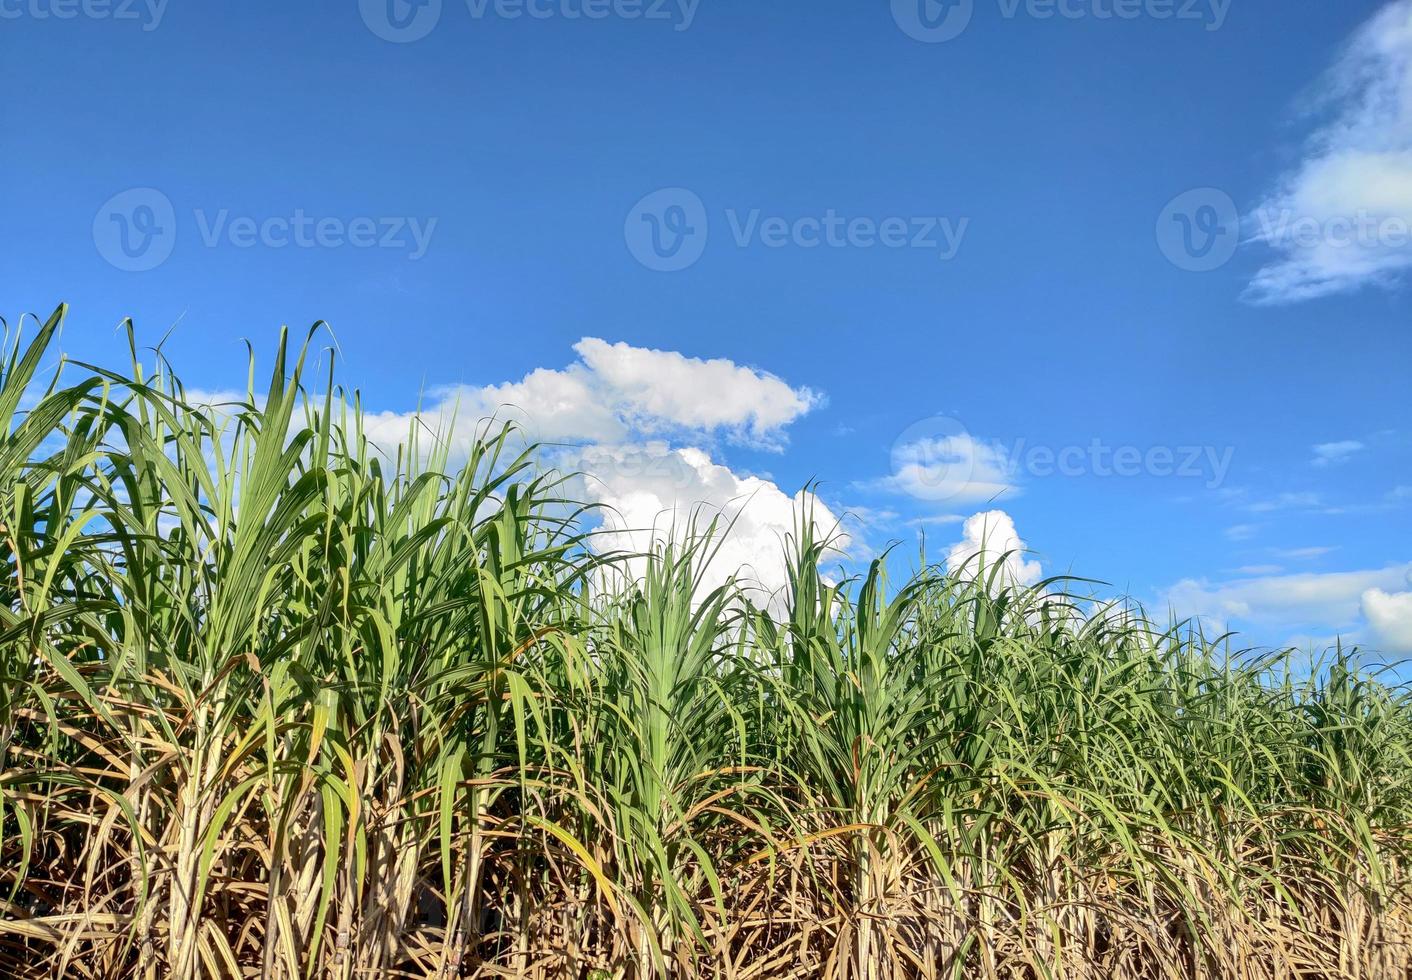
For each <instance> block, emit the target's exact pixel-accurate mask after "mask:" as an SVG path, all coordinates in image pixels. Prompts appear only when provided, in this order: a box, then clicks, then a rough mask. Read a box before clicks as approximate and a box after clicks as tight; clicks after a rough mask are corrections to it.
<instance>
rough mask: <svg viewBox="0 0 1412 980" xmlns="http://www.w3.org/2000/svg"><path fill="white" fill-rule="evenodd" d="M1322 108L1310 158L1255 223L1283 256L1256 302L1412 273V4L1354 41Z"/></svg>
mask: <svg viewBox="0 0 1412 980" xmlns="http://www.w3.org/2000/svg"><path fill="white" fill-rule="evenodd" d="M1315 110H1316V111H1317V112H1318V113H1319V114H1320V115H1321V116H1322V117H1323V122H1322V124H1321V125H1320V126H1319V127H1318V129H1317V130H1316V131H1315V132H1314V134H1313V135H1312V136H1311V138H1310V139H1309V141H1308V144H1307V147H1306V150H1305V155H1304V158H1303V160H1302V161H1301V162H1300V163H1299V164H1298V165H1297V166H1296V167H1295V168H1294V169H1293V170H1292V171H1291V172H1290V173H1289V174H1287V175H1286V176H1285V177H1284V178H1283V180H1282V181H1281V182H1280V185H1279V187H1278V188H1277V189H1276V190H1275V191H1274V192H1273V193H1272V194H1270V195H1269V197H1268V198H1267V199H1266V200H1265V201H1264V202H1263V203H1262V204H1261V205H1260V207H1258V208H1257V209H1256V210H1255V212H1254V214H1252V215H1251V216H1250V217H1249V219H1248V220H1249V223H1250V224H1251V226H1252V228H1253V234H1254V237H1255V238H1256V239H1258V240H1261V241H1263V242H1265V243H1266V244H1267V245H1269V246H1270V248H1271V249H1272V250H1273V251H1274V252H1275V253H1276V256H1275V257H1274V259H1273V260H1272V261H1270V262H1269V263H1268V264H1267V265H1266V266H1265V267H1264V268H1262V269H1260V271H1259V272H1258V273H1257V274H1256V276H1255V278H1254V280H1253V281H1252V282H1251V283H1250V286H1249V288H1248V290H1247V294H1246V295H1247V298H1249V299H1251V300H1252V301H1254V302H1257V303H1282V302H1297V301H1299V300H1304V299H1310V298H1313V297H1317V296H1324V295H1328V294H1331V293H1337V292H1344V291H1347V290H1352V289H1356V288H1358V287H1360V286H1364V285H1368V284H1378V285H1385V286H1386V285H1392V284H1395V283H1397V282H1400V281H1402V280H1403V279H1404V277H1405V273H1406V272H1407V271H1408V270H1409V269H1412V0H1394V2H1392V3H1390V4H1388V5H1387V6H1386V7H1384V8H1383V9H1382V10H1381V11H1379V12H1378V14H1377V15H1376V16H1374V17H1373V19H1372V20H1370V21H1369V22H1368V23H1367V24H1365V25H1364V26H1363V27H1362V28H1360V30H1359V31H1358V32H1357V33H1356V34H1355V35H1354V37H1353V39H1352V40H1351V41H1350V43H1349V45H1348V47H1347V49H1346V51H1345V52H1344V55H1343V57H1342V59H1341V60H1340V61H1339V62H1338V64H1337V65H1336V66H1335V67H1334V69H1333V70H1332V71H1331V72H1330V73H1329V75H1328V76H1327V78H1326V79H1325V82H1324V91H1323V93H1322V97H1321V99H1320V100H1319V102H1318V103H1317V104H1316V106H1315Z"/></svg>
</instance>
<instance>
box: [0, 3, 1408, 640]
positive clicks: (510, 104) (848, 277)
mask: <svg viewBox="0 0 1412 980" xmlns="http://www.w3.org/2000/svg"><path fill="white" fill-rule="evenodd" d="M919 3H920V4H922V5H921V6H918V4H919ZM0 50H3V53H4V57H3V59H0V83H3V86H4V90H5V92H6V93H7V97H6V98H5V100H4V102H3V107H2V108H0V119H3V123H4V126H5V131H6V132H7V134H9V136H10V139H9V141H8V144H7V149H8V151H9V152H8V153H7V155H6V162H5V164H4V167H5V177H6V179H5V180H4V181H3V182H0V213H3V215H4V216H5V220H6V226H7V228H6V230H7V234H5V235H4V236H3V241H2V243H0V312H3V313H4V315H5V316H6V318H7V319H9V320H10V321H11V322H13V321H14V320H15V319H16V318H17V317H18V316H19V314H21V313H23V312H38V313H44V312H47V311H49V310H50V309H52V307H53V306H54V305H56V304H57V303H58V302H59V301H60V300H64V301H67V302H69V303H71V304H72V315H71V318H70V320H69V323H68V326H67V329H66V333H65V336H64V348H65V350H66V351H67V352H68V353H70V354H72V355H74V356H77V357H83V358H99V359H105V360H109V361H116V360H118V359H119V358H121V356H122V345H121V339H120V337H119V336H118V335H117V334H116V333H115V327H116V325H117V324H118V323H119V322H120V320H121V319H122V318H123V317H125V316H129V315H130V316H132V317H133V318H134V319H135V320H136V322H137V325H138V329H139V333H140V336H141V337H142V338H144V339H145V340H147V341H149V342H152V343H155V342H156V341H157V340H158V339H159V338H161V337H162V335H163V334H165V333H166V332H167V330H168V329H169V328H171V327H173V325H175V326H176V329H175V331H174V333H173V334H172V336H171V337H170V339H169V340H168V341H167V344H166V351H167V352H168V354H169V355H170V356H171V357H172V358H173V359H174V360H175V361H176V363H177V365H178V366H179V368H180V369H181V370H182V372H183V373H184V375H185V377H186V378H187V380H188V382H190V383H191V384H193V385H198V386H200V387H202V388H205V389H209V390H212V391H219V390H224V389H230V388H233V387H238V386H239V385H241V384H243V379H244V356H245V355H244V348H243V346H242V344H241V341H242V339H243V338H248V339H249V340H251V341H252V342H253V343H254V344H255V346H256V348H257V349H258V350H261V351H263V352H266V353H267V352H268V351H269V349H270V346H271V344H272V343H273V341H274V339H275V337H276V330H277V329H278V327H279V325H281V324H285V323H287V324H291V325H296V326H304V325H307V324H309V323H311V322H313V321H314V320H316V319H320V318H322V319H326V320H328V321H329V322H330V323H331V324H332V326H333V329H334V331H335V333H336V336H337V338H338V341H339V344H340V346H341V349H342V353H343V362H342V367H341V372H342V373H341V377H342V378H343V380H344V381H345V382H346V383H348V384H351V385H356V386H357V387H359V388H360V389H361V390H362V392H363V395H364V400H365V403H366V404H368V405H369V406H371V407H372V408H373V409H374V410H376V411H377V412H379V413H380V415H379V416H378V420H379V424H380V425H381V427H382V428H381V430H380V431H385V432H389V433H391V432H395V431H399V429H400V427H401V426H403V425H405V424H406V421H407V418H408V413H411V412H413V411H414V410H415V409H416V408H417V406H418V405H419V404H420V405H423V406H425V407H429V408H430V410H431V411H432V412H435V413H438V414H439V415H440V416H441V417H445V416H447V415H449V414H451V413H452V412H453V411H455V412H461V413H467V412H472V411H474V410H475V409H477V408H479V407H484V408H485V409H486V410H487V411H493V410H495V409H496V408H497V407H498V406H499V405H501V404H503V403H504V402H514V403H515V404H516V405H517V406H519V408H520V410H521V411H522V413H523V415H524V417H525V421H526V422H527V423H528V424H530V425H531V427H532V428H534V429H535V431H537V432H538V433H539V434H541V435H543V436H545V437H546V438H554V439H558V440H562V441H568V442H571V443H573V444H575V445H576V446H578V447H579V448H578V449H575V450H573V451H567V450H566V451H565V452H566V454H567V455H566V456H565V459H567V460H570V461H572V462H573V463H574V464H576V465H579V466H581V467H582V468H583V469H585V470H587V471H588V472H590V473H592V474H594V479H593V480H592V481H591V482H590V487H591V488H592V489H590V491H589V492H590V493H592V494H595V495H596V496H597V497H599V498H600V499H602V500H604V501H605V502H608V503H611V504H613V505H615V506H617V507H619V509H620V511H621V512H622V513H623V514H625V515H626V516H625V517H624V521H625V523H624V524H623V525H622V527H621V530H622V531H623V533H624V534H627V532H628V531H629V530H630V529H631V528H634V527H637V526H640V525H641V524H642V523H643V522H644V521H645V522H647V523H650V522H651V520H652V515H653V514H656V513H659V512H662V511H664V510H668V511H669V510H670V509H671V508H674V507H677V506H679V505H683V504H684V502H687V501H694V500H701V501H707V502H710V503H714V504H717V505H725V504H726V503H727V502H728V501H730V500H732V499H735V498H737V497H738V496H739V495H741V494H742V493H744V494H753V495H754V496H753V499H752V503H751V505H750V507H748V508H747V517H745V518H742V523H741V529H740V530H741V537H742V540H741V542H740V543H739V546H738V548H736V550H735V551H733V552H731V553H730V557H732V558H736V559H739V560H741V561H749V562H753V563H756V564H760V565H762V566H763V565H764V564H766V559H765V557H764V555H765V552H766V551H767V550H768V547H769V544H770V543H771V542H772V541H773V540H774V537H775V536H776V535H777V533H778V531H779V529H780V528H781V527H782V526H784V525H785V524H787V523H788V521H789V513H790V508H791V506H792V504H791V497H793V496H794V495H795V494H796V492H797V491H798V490H800V488H801V487H802V486H804V484H805V483H806V482H807V481H810V480H814V479H817V480H820V481H822V485H821V488H820V490H819V498H820V503H821V505H822V506H823V507H825V508H826V509H827V513H830V514H835V515H843V514H845V513H849V514H852V515H854V517H855V519H854V520H853V522H852V523H851V524H850V528H851V533H852V536H853V540H852V550H853V554H854V555H855V556H856V557H865V556H866V555H868V554H870V553H872V552H873V551H875V550H876V549H878V548H880V547H882V546H884V545H885V544H886V543H887V542H888V541H890V540H902V541H905V542H908V545H907V548H906V550H907V551H908V552H909V553H912V552H914V551H915V548H914V546H913V544H912V542H914V541H915V540H916V537H917V535H918V533H919V532H920V531H922V530H925V533H926V536H927V544H928V553H929V556H930V557H931V558H932V559H934V560H946V559H947V558H948V556H949V555H952V554H953V553H955V554H961V553H962V552H964V551H965V549H966V547H967V546H966V542H968V541H970V542H973V543H974V542H977V541H979V540H981V539H982V537H984V540H986V541H987V542H989V543H994V541H996V540H1003V541H1005V542H1006V543H1007V544H1009V543H1016V542H1019V541H1023V543H1024V545H1025V546H1026V547H1027V548H1028V549H1030V552H1031V553H1030V554H1029V556H1028V557H1027V559H1026V560H1025V561H1024V562H1021V561H1019V560H1018V559H1016V560H1015V562H1014V570H1015V573H1016V574H1017V575H1019V576H1020V577H1022V578H1033V577H1035V576H1036V575H1039V574H1052V573H1063V572H1074V573H1077V574H1082V575H1085V576H1089V577H1093V578H1097V579H1103V580H1105V581H1108V582H1111V583H1113V586H1114V588H1115V590H1117V591H1120V592H1128V593H1131V594H1132V595H1134V596H1136V597H1138V598H1140V599H1143V600H1145V601H1148V602H1151V603H1154V604H1156V605H1157V606H1158V607H1159V608H1160V607H1162V606H1164V605H1170V606H1171V607H1172V608H1174V609H1175V610H1176V611H1177V612H1178V613H1179V614H1182V615H1187V614H1200V615H1203V616H1206V617H1207V618H1209V619H1211V620H1212V621H1213V622H1219V623H1222V624H1225V623H1229V625H1230V626H1232V627H1233V628H1236V629H1239V630H1241V632H1242V634H1243V636H1244V637H1245V639H1246V641H1247V642H1249V643H1252V644H1279V643H1284V642H1287V641H1294V642H1300V643H1315V644H1318V643H1323V642H1326V641H1327V640H1329V639H1330V638H1332V637H1334V636H1335V635H1342V636H1344V637H1346V638H1350V639H1353V640H1356V641H1359V642H1364V643H1368V644H1370V645H1372V646H1373V647H1375V648H1378V649H1380V650H1384V651H1387V652H1389V653H1412V582H1409V572H1412V546H1409V544H1410V543H1412V534H1409V531H1412V396H1409V366H1412V292H1410V291H1409V288H1408V287H1409V275H1408V270H1409V268H1410V267H1412V240H1409V239H1408V238H1407V237H1406V235H1405V229H1406V228H1407V227H1408V223H1409V222H1412V69H1409V65H1412V2H1409V0H1398V2H1395V3H1391V4H1389V3H1379V2H1362V0H1347V2H1341V3H1337V4H1334V3H1323V4H1290V3H1287V2H1280V0H1199V2H1193V0H1063V2H1057V0H1056V2H1054V3H1049V2H1047V0H972V2H971V3H969V4H967V3H966V2H965V0H948V3H947V4H937V3H935V2H934V0H910V2H909V0H896V2H894V3H892V4H891V6H890V7H889V4H888V3H887V2H885V0H874V2H868V3H843V2H835V0H809V2H804V0H779V2H773V3H768V4H766V3H758V2H754V3H751V2H744V0H670V2H666V3H658V0H640V2H639V0H529V2H528V3H521V2H519V0H499V2H498V3H496V2H493V0H484V2H482V0H442V2H441V3H437V2H435V0H427V2H426V3H424V4H422V5H421V6H415V7H414V6H411V5H409V4H408V3H407V2H406V0H363V2H361V3H360V2H358V0H346V2H335V0H311V2H307V3H298V4H289V3H273V2H266V0H252V2H247V3H242V4H239V5H214V4H196V3H191V2H188V0H165V2H164V0H138V2H135V3H131V4H129V3H128V0H0ZM1399 222H1401V223H1400V224H1399ZM654 235H655V237H654ZM585 338H589V340H585ZM987 514H988V515H990V516H989V517H984V518H981V517H977V516H976V515H987ZM968 519H969V523H968ZM957 549H960V550H957ZM972 550H974V549H972ZM760 577H761V579H762V581H765V582H766V583H767V584H769V582H770V573H769V572H768V571H766V570H764V569H763V568H762V570H761V572H760Z"/></svg>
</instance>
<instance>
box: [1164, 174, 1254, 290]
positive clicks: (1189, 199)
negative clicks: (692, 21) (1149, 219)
mask: <svg viewBox="0 0 1412 980" xmlns="http://www.w3.org/2000/svg"><path fill="white" fill-rule="evenodd" d="M1239 244H1240V213H1239V211H1238V210H1237V209H1236V204H1235V201H1233V200H1232V199H1231V196H1230V195H1229V194H1227V193H1226V192H1225V191H1222V190H1217V189H1216V188H1214V187H1198V188H1196V189H1195V190H1190V191H1187V192H1186V193H1184V194H1179V195H1178V196H1177V197H1175V198H1173V199H1172V200H1171V201H1169V202H1168V204H1167V206H1166V207H1165V208H1163V209H1162V213H1161V214H1159V215H1158V216H1157V247H1158V248H1160V249H1161V250H1162V254H1163V255H1165V256H1166V257H1167V261H1169V262H1171V263H1172V264H1173V265H1174V266H1176V267H1177V268H1178V269H1185V270H1186V271H1188V272H1211V271H1213V270H1215V269H1219V268H1221V266H1223V265H1225V264H1226V263H1227V262H1229V261H1230V260H1231V258H1232V256H1234V255H1235V253H1236V247H1237V246H1238V245H1239Z"/></svg>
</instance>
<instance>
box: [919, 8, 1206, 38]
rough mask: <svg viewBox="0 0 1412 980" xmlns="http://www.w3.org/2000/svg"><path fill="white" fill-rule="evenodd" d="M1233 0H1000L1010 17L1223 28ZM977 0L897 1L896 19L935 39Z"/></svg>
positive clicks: (966, 18)
mask: <svg viewBox="0 0 1412 980" xmlns="http://www.w3.org/2000/svg"><path fill="white" fill-rule="evenodd" d="M1232 2H1233V0H995V3H996V6H997V7H998V8H999V10H1000V16H1001V17H1003V18H1005V19H1006V20H1016V19H1018V18H1020V17H1026V18H1029V19H1031V20H1143V19H1147V20H1174V21H1190V22H1196V23H1199V24H1201V25H1202V26H1204V27H1205V29H1206V30H1208V31H1219V30H1220V29H1221V28H1222V27H1223V26H1224V25H1225V23H1226V17H1227V16H1228V15H1229V14H1230V9H1231V3H1232ZM975 7H976V0H892V19H893V20H894V21H896V22H897V26H898V27H900V28H901V29H902V32H903V33H904V34H906V35H907V36H908V37H910V38H913V39H915V40H918V41H926V42H929V43H935V42H939V41H950V40H952V39H953V38H957V37H960V36H961V34H962V32H964V31H965V30H966V28H967V27H968V26H970V23H971V18H972V17H973V16H974V15H975Z"/></svg>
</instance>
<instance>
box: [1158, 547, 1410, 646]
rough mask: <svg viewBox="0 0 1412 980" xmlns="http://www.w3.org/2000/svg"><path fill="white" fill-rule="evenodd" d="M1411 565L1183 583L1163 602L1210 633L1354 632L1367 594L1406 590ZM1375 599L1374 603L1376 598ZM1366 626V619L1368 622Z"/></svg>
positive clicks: (1358, 625) (1175, 586)
mask: <svg viewBox="0 0 1412 980" xmlns="http://www.w3.org/2000/svg"><path fill="white" fill-rule="evenodd" d="M1409 574H1412V563H1407V564H1401V565H1391V566H1389V567H1387V568H1380V569H1369V570H1362V571H1352V572H1325V573H1312V572H1311V573H1302V574H1287V575H1269V576H1262V577H1257V578H1247V579H1238V580H1235V581H1231V582H1214V583H1213V582H1210V581H1207V580H1205V579H1185V580H1183V581H1181V582H1178V583H1177V584H1176V585H1174V586H1172V587H1171V588H1170V589H1168V590H1166V592H1165V593H1164V594H1163V600H1164V602H1165V603H1166V605H1167V606H1168V607H1169V608H1170V609H1171V610H1172V611H1173V612H1174V613H1175V614H1176V615H1177V616H1179V617H1182V618H1190V617H1195V618H1199V619H1202V620H1204V621H1205V622H1207V623H1208V624H1209V625H1211V626H1212V627H1213V628H1215V629H1226V628H1228V627H1230V626H1231V625H1232V624H1238V625H1240V626H1241V627H1242V628H1244V627H1246V626H1256V627H1260V628H1261V629H1262V630H1285V631H1288V632H1294V631H1297V630H1300V629H1303V628H1305V627H1307V626H1310V625H1317V626H1319V627H1321V628H1326V629H1332V630H1339V631H1344V632H1356V631H1358V630H1360V629H1361V628H1362V627H1363V625H1364V624H1363V620H1362V617H1363V615H1364V614H1365V612H1366V610H1367V608H1368V606H1367V602H1366V599H1365V597H1366V595H1367V594H1368V593H1369V592H1370V591H1379V590H1381V591H1383V592H1388V591H1391V590H1397V589H1401V588H1405V587H1406V584H1407V582H1408V576H1409ZM1375 601H1376V600H1375ZM1369 625H1371V618H1370V620H1369Z"/></svg>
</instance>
